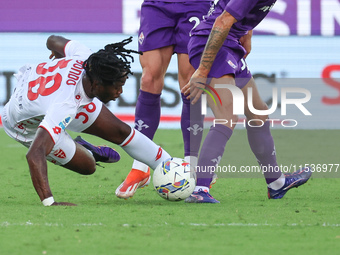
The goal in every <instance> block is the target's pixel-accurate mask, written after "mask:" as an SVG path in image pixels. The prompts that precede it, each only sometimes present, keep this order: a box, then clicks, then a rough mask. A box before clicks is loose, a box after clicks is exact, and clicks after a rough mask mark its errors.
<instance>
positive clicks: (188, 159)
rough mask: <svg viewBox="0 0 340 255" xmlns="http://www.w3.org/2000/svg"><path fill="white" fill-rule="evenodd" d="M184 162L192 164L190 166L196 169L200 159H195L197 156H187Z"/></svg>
mask: <svg viewBox="0 0 340 255" xmlns="http://www.w3.org/2000/svg"><path fill="white" fill-rule="evenodd" d="M184 160H185V161H186V162H188V163H190V165H191V166H192V167H193V168H195V167H196V166H197V161H198V158H197V157H195V156H185V157H184Z"/></svg>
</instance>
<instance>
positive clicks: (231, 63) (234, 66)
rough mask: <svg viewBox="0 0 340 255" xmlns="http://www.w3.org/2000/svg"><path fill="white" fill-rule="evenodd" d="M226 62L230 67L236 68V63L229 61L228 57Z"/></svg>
mask: <svg viewBox="0 0 340 255" xmlns="http://www.w3.org/2000/svg"><path fill="white" fill-rule="evenodd" d="M228 64H229V65H230V66H231V67H232V68H234V69H236V65H235V64H234V63H233V61H231V60H230V59H229V60H228Z"/></svg>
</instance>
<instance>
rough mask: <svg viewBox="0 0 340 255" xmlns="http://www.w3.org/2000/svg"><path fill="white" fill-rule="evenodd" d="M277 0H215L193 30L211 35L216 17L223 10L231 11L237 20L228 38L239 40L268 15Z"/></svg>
mask: <svg viewBox="0 0 340 255" xmlns="http://www.w3.org/2000/svg"><path fill="white" fill-rule="evenodd" d="M275 2H276V0H242V1H240V0H215V1H214V4H213V5H212V7H211V8H210V10H209V13H208V15H207V16H205V19H204V20H203V21H202V22H201V23H200V25H198V26H197V27H196V29H194V30H193V32H192V34H193V35H209V34H210V31H211V28H212V27H213V25H214V22H215V19H216V18H217V17H218V16H220V15H221V14H222V12H223V11H227V12H229V13H230V14H231V15H232V16H233V17H234V18H235V19H236V20H237V22H236V23H234V25H233V26H232V27H231V29H230V32H229V35H228V37H227V39H231V40H238V39H240V38H241V37H242V36H244V35H245V34H246V33H247V32H248V31H249V30H252V29H253V28H254V27H256V26H257V25H258V24H259V23H260V22H261V21H262V20H263V19H264V17H266V15H267V14H268V12H269V11H270V9H271V8H272V7H273V5H274V4H275Z"/></svg>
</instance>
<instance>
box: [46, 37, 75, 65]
mask: <svg viewBox="0 0 340 255" xmlns="http://www.w3.org/2000/svg"><path fill="white" fill-rule="evenodd" d="M69 41H70V40H69V39H66V38H64V37H62V36H58V35H51V36H49V37H48V38H47V42H46V46H47V49H49V50H50V51H51V55H50V59H52V58H63V57H65V52H64V49H65V46H66V44H67V43H68V42H69Z"/></svg>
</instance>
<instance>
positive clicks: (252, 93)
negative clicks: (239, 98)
mask: <svg viewBox="0 0 340 255" xmlns="http://www.w3.org/2000/svg"><path fill="white" fill-rule="evenodd" d="M242 92H243V94H244V104H245V105H244V113H245V115H246V117H247V119H260V120H263V121H265V120H266V119H268V115H259V114H255V113H253V111H252V110H250V106H249V103H250V104H251V108H254V109H256V110H260V111H263V110H267V109H268V106H267V104H266V103H265V102H264V101H263V100H262V98H261V96H260V93H259V91H258V89H257V86H256V84H255V80H254V78H251V79H250V80H249V81H248V83H247V84H246V86H244V87H243V88H242ZM249 97H251V99H250V100H249V99H248V98H249Z"/></svg>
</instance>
